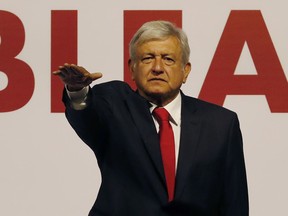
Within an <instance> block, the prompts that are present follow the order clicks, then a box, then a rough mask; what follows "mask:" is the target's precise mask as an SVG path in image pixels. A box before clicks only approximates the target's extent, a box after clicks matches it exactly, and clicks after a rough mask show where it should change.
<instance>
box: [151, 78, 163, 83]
mask: <svg viewBox="0 0 288 216" xmlns="http://www.w3.org/2000/svg"><path fill="white" fill-rule="evenodd" d="M148 81H161V82H166V80H165V79H162V78H151V79H149V80H148Z"/></svg>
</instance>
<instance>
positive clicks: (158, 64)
mask: <svg viewBox="0 0 288 216" xmlns="http://www.w3.org/2000/svg"><path fill="white" fill-rule="evenodd" d="M152 70H153V72H156V73H162V72H163V61H162V58H161V57H160V56H156V57H155V59H154V63H153V68H152Z"/></svg>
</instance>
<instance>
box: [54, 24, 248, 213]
mask: <svg viewBox="0 0 288 216" xmlns="http://www.w3.org/2000/svg"><path fill="white" fill-rule="evenodd" d="M129 48H130V60H129V67H130V70H131V76H132V79H133V80H134V81H135V83H136V86H137V90H136V91H133V90H132V89H131V88H130V87H129V86H128V85H127V84H126V83H124V82H122V81H111V82H107V83H102V84H98V85H94V86H93V88H91V87H89V85H90V84H91V82H92V81H94V80H96V79H98V78H100V77H101V76H102V74H101V73H89V72H88V71H86V70H85V69H84V68H83V67H79V66H76V65H73V64H72V65H70V64H65V65H64V66H60V67H59V70H58V71H55V72H54V74H55V75H58V76H59V77H60V78H61V79H62V81H63V82H64V83H65V85H66V88H65V90H64V95H63V101H64V103H65V105H66V116H67V119H68V121H69V122H70V124H71V126H72V127H73V128H74V130H75V131H76V133H77V134H78V135H79V137H80V138H81V139H82V140H83V141H84V142H85V143H86V144H87V145H88V146H89V147H90V148H91V149H92V150H93V151H94V153H95V155H96V157H97V161H98V166H99V168H100V171H101V176H102V183H101V187H100V189H99V193H98V196H97V200H96V202H95V204H94V206H93V208H92V209H91V211H90V213H89V216H100V215H101V216H102V215H108V216H112V215H113V216H114V215H115V216H168V215H174V216H181V215H183V216H184V215H185V216H186V215H187V216H188V215H189V216H248V192H247V182H246V172H245V163H244V156H243V144H242V137H241V132H240V128H239V122H238V118H237V115H236V114H235V113H234V112H232V111H229V110H227V109H225V108H223V107H220V106H217V105H213V104H210V103H207V102H204V101H201V100H198V99H195V98H192V97H188V96H186V95H184V93H183V92H182V91H181V90H180V88H181V85H182V84H183V83H185V81H186V79H187V77H188V75H189V73H190V70H191V65H190V63H189V53H190V49H189V44H188V40H187V36H186V34H185V33H184V32H183V31H182V30H181V29H179V28H177V27H176V26H174V25H173V24H171V23H170V22H167V21H152V22H148V23H145V24H144V25H143V26H142V27H141V28H140V29H139V30H138V31H137V32H136V34H135V35H134V37H133V38H132V40H131V42H130V47H129Z"/></svg>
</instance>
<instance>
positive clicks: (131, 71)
mask: <svg viewBox="0 0 288 216" xmlns="http://www.w3.org/2000/svg"><path fill="white" fill-rule="evenodd" d="M128 66H129V69H130V73H131V79H132V80H134V79H135V78H134V66H135V64H134V62H133V61H132V60H131V59H129V60H128Z"/></svg>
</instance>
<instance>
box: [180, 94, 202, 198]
mask: <svg viewBox="0 0 288 216" xmlns="http://www.w3.org/2000/svg"><path fill="white" fill-rule="evenodd" d="M196 105H197V103H196V102H194V103H192V102H191V101H188V97H186V96H185V95H183V94H182V111H181V135H180V137H181V138H180V149H179V156H178V165H177V173H176V188H175V198H177V197H179V196H181V193H182V192H183V190H184V188H185V184H186V183H187V181H188V180H187V178H188V176H189V173H190V172H191V170H192V168H193V165H194V164H195V158H196V157H195V156H196V153H197V147H198V139H199V134H200V130H201V121H200V119H199V115H197V107H196Z"/></svg>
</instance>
